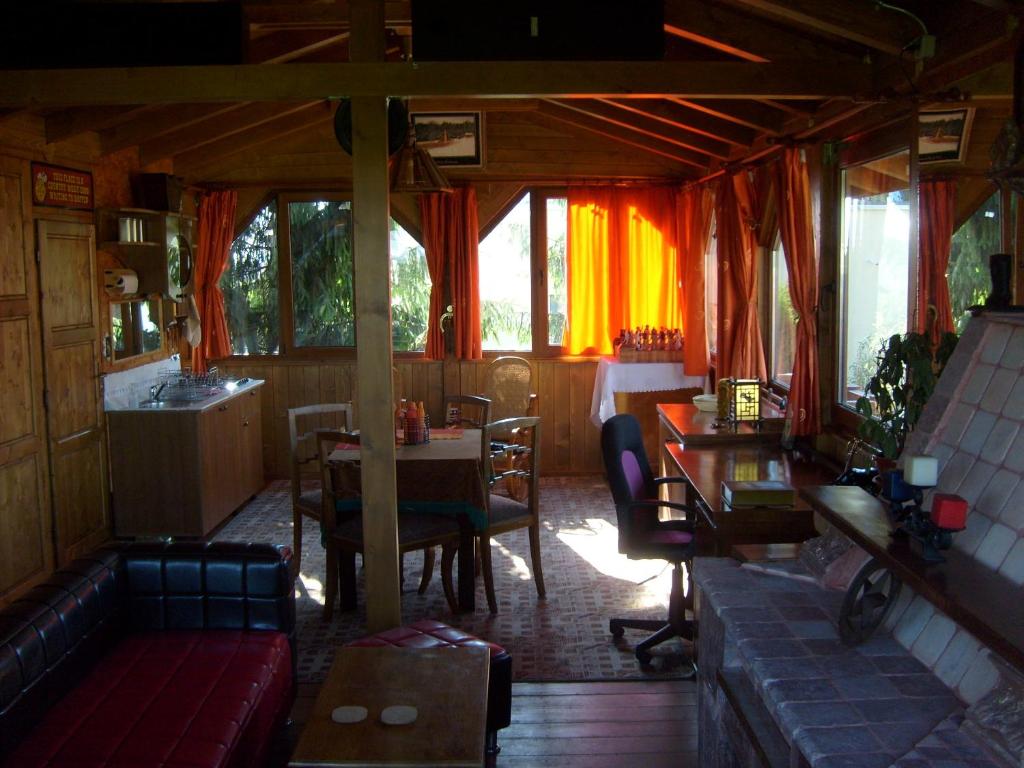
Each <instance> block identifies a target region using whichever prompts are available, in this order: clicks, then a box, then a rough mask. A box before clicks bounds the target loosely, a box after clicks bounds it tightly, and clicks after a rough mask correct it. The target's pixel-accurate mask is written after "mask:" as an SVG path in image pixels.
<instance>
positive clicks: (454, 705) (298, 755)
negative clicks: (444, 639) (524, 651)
mask: <svg viewBox="0 0 1024 768" xmlns="http://www.w3.org/2000/svg"><path fill="white" fill-rule="evenodd" d="M489 675H490V652H489V651H488V649H486V648H392V647H380V648H341V649H339V650H338V653H337V656H336V657H335V659H334V664H333V665H332V666H331V670H330V672H329V673H328V675H327V680H326V681H325V682H324V685H323V687H322V688H321V689H320V695H319V696H317V699H316V703H315V704H314V705H313V712H312V714H311V715H310V718H309V722H307V723H306V727H305V728H304V729H303V731H302V736H301V737H300V738H299V744H298V746H297V747H296V748H295V753H294V754H293V755H292V758H291V761H290V762H289V763H288V765H289V766H291V768H305V767H307V766H383V765H391V766H449V767H456V766H473V768H479V767H480V766H481V765H483V762H484V732H485V730H486V721H487V684H488V676H489ZM395 704H406V705H410V706H414V707H416V708H417V709H418V710H419V717H418V718H417V720H416V722H414V723H412V724H410V725H384V724H383V723H381V722H380V713H381V710H383V709H384V708H385V707H388V706H392V705H395ZM340 706H363V707H366V708H367V709H368V710H369V713H368V715H367V717H366V719H365V720H363V721H362V722H359V723H351V724H339V723H335V722H334V721H333V720H331V712H332V711H333V710H334V708H335V707H340Z"/></svg>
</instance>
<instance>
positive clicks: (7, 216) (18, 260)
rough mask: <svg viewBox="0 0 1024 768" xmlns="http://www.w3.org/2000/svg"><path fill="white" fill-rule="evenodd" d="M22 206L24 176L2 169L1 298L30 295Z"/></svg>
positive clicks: (0, 208) (0, 198)
mask: <svg viewBox="0 0 1024 768" xmlns="http://www.w3.org/2000/svg"><path fill="white" fill-rule="evenodd" d="M23 203H24V200H23V198H22V179H21V176H20V175H19V174H17V173H3V172H2V169H0V296H25V295H27V294H28V276H27V274H26V268H25V258H26V249H25V247H24V243H25V224H24V220H23V218H22V216H21V212H22V210H23ZM11 214H13V215H11Z"/></svg>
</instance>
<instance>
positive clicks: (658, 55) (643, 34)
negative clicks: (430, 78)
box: [412, 0, 665, 61]
mask: <svg viewBox="0 0 1024 768" xmlns="http://www.w3.org/2000/svg"><path fill="white" fill-rule="evenodd" d="M412 52H413V58H414V59H415V60H416V61H644V60H648V61H652V60H653V61H656V60H659V59H663V58H665V9H664V0H629V1H628V2H624V1H623V0H508V1H507V2H503V3H490V2H480V0H412Z"/></svg>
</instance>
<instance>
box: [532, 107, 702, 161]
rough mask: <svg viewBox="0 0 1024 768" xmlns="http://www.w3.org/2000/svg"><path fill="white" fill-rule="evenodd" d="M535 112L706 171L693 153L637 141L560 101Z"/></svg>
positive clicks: (631, 134)
mask: <svg viewBox="0 0 1024 768" xmlns="http://www.w3.org/2000/svg"><path fill="white" fill-rule="evenodd" d="M539 112H540V114H542V115H545V116H547V117H550V118H553V119H555V120H558V121H559V122H563V123H566V124H567V125H572V126H575V127H577V128H582V129H584V130H586V131H590V132H591V133H596V134H598V135H600V136H604V137H605V138H608V139H612V140H613V141H616V142H618V143H620V144H626V145H628V146H631V147H635V148H637V149H641V150H643V151H644V152H647V153H649V154H653V155H658V156H660V157H666V158H668V159H670V160H673V161H674V162H677V163H683V164H684V165H688V166H692V167H693V168H698V169H700V170H701V171H706V170H707V168H708V164H707V162H706V160H705V159H704V158H702V157H701V156H700V155H698V154H696V153H694V152H687V151H685V150H682V149H680V148H679V147H676V146H674V145H672V144H668V143H666V142H663V141H660V140H657V139H651V138H648V139H641V138H640V137H639V136H637V135H636V133H634V132H633V131H630V130H628V129H626V128H620V127H619V126H616V125H612V124H611V123H608V122H605V121H603V120H598V119H596V118H593V117H590V116H588V115H586V114H585V113H583V112H580V111H578V110H574V109H571V108H569V107H567V106H566V105H565V104H564V103H562V102H555V101H545V102H544V103H542V104H541V105H540V109H539Z"/></svg>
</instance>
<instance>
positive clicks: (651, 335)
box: [612, 325, 683, 363]
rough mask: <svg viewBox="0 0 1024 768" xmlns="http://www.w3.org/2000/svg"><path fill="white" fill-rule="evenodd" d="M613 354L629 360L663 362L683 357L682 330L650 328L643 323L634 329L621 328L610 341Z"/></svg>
mask: <svg viewBox="0 0 1024 768" xmlns="http://www.w3.org/2000/svg"><path fill="white" fill-rule="evenodd" d="M612 344H613V348H614V350H615V355H616V356H617V357H618V358H619V359H620V360H623V361H629V362H638V363H639V362H651V363H653V362H665V361H672V360H682V359H683V332H682V331H680V330H679V329H678V328H665V327H664V326H662V327H661V328H652V327H651V326H649V325H645V326H644V327H643V328H641V327H640V326H637V327H636V329H635V330H632V331H631V330H629V329H628V328H623V329H622V330H620V331H619V335H618V338H616V339H615V341H613V342H612Z"/></svg>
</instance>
